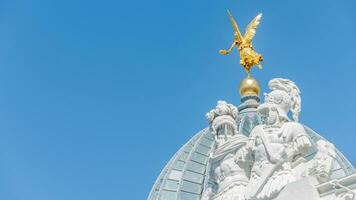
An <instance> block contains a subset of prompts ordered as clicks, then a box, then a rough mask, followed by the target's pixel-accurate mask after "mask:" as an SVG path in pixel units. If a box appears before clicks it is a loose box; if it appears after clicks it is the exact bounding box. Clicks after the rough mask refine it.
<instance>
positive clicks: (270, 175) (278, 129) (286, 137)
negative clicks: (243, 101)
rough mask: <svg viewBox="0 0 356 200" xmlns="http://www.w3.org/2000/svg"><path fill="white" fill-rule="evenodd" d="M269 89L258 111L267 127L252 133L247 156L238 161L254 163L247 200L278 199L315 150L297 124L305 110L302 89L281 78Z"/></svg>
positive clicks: (273, 81) (255, 129)
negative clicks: (294, 169)
mask: <svg viewBox="0 0 356 200" xmlns="http://www.w3.org/2000/svg"><path fill="white" fill-rule="evenodd" d="M269 87H270V89H271V90H272V91H271V92H270V93H269V94H265V103H263V104H261V105H260V106H259V107H258V108H257V111H258V112H259V113H260V114H261V117H262V118H263V119H264V124H263V125H258V126H256V127H255V128H254V129H253V130H252V131H251V134H250V139H249V140H250V142H249V144H248V145H247V146H246V150H245V151H244V155H239V156H238V157H237V162H239V160H241V158H244V159H245V160H246V159H248V157H251V158H252V162H253V166H252V169H251V176H250V180H249V184H248V186H247V190H246V195H245V197H246V199H258V200H264V199H273V198H275V197H276V196H277V195H278V194H279V192H280V191H281V190H282V189H283V188H284V187H285V186H286V185H287V184H288V183H291V182H293V181H296V180H297V178H298V177H296V176H295V174H294V172H293V168H294V167H295V166H297V165H298V164H299V163H300V160H304V158H303V156H305V155H306V153H307V152H308V151H309V149H310V148H311V146H312V143H311V141H310V139H309V137H308V135H307V134H306V132H305V130H304V127H303V126H302V125H301V124H299V123H298V122H297V121H298V117H299V112H300V108H301V99H300V95H299V94H300V92H299V89H298V87H297V86H296V85H295V84H294V83H293V82H292V81H289V80H286V79H280V78H278V79H272V80H271V81H270V82H269ZM289 111H291V112H292V116H293V121H291V120H290V119H289V117H288V113H289Z"/></svg>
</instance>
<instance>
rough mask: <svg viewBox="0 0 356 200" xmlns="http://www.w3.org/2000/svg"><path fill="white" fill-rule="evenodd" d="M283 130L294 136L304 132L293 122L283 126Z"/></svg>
mask: <svg viewBox="0 0 356 200" xmlns="http://www.w3.org/2000/svg"><path fill="white" fill-rule="evenodd" d="M284 130H286V131H290V132H293V133H295V134H296V133H304V132H305V129H304V126H303V125H302V124H301V123H298V122H293V121H290V122H286V123H285V124H284Z"/></svg>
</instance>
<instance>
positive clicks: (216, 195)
mask: <svg viewBox="0 0 356 200" xmlns="http://www.w3.org/2000/svg"><path fill="white" fill-rule="evenodd" d="M237 116H238V110H237V108H236V107H235V106H233V105H231V104H227V103H226V102H225V101H218V104H217V106H216V109H213V110H211V111H210V112H208V113H207V118H208V121H209V123H210V128H211V130H212V133H213V134H214V135H215V140H216V144H217V146H216V149H215V151H214V152H213V154H212V155H211V161H210V162H211V173H210V174H211V176H210V182H211V185H209V186H207V187H206V188H205V190H204V191H203V194H202V198H201V199H202V200H227V199H231V200H243V199H244V191H245V188H246V186H247V183H248V174H247V173H249V169H248V170H246V169H247V168H246V166H244V165H243V164H238V163H236V162H235V156H236V154H237V152H239V150H241V148H242V147H243V146H244V145H246V143H247V141H248V139H247V137H246V136H243V135H241V134H238V132H237V126H236V118H237Z"/></svg>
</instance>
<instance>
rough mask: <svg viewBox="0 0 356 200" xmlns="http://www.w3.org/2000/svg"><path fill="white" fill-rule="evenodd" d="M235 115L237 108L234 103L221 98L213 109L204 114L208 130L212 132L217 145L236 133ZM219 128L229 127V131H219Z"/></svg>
mask: <svg viewBox="0 0 356 200" xmlns="http://www.w3.org/2000/svg"><path fill="white" fill-rule="evenodd" d="M237 115H238V110H237V108H236V107H235V106H234V105H232V104H228V103H226V102H225V101H221V100H220V101H218V103H217V106H216V108H215V109H212V110H211V111H209V112H208V113H207V114H206V118H207V120H208V121H209V124H210V130H211V132H212V133H213V134H214V137H215V140H216V142H217V144H218V146H220V145H221V144H223V143H224V142H226V141H227V140H228V139H229V138H231V137H232V136H233V135H235V134H237V132H238V131H237V125H236V118H237ZM219 129H230V130H231V131H226V130H225V131H219Z"/></svg>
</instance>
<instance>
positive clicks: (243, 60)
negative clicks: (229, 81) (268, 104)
mask: <svg viewBox="0 0 356 200" xmlns="http://www.w3.org/2000/svg"><path fill="white" fill-rule="evenodd" d="M227 12H228V14H229V17H230V21H231V24H232V27H233V28H234V30H235V38H234V41H233V43H232V45H231V47H230V48H229V49H228V50H220V51H219V52H220V54H222V55H227V54H229V53H230V52H231V51H232V50H233V49H234V48H235V47H236V46H237V47H238V51H239V53H240V64H241V65H242V67H243V68H244V69H245V71H246V73H247V78H245V79H244V80H243V81H242V82H241V84H240V94H241V95H242V96H245V95H258V92H259V86H258V82H257V81H256V80H255V79H254V78H252V77H251V74H250V70H251V68H252V67H253V66H257V67H258V68H259V69H262V66H261V64H260V62H261V61H263V58H262V56H261V55H260V54H258V53H257V52H256V51H255V50H254V49H253V46H252V39H253V37H254V36H255V34H256V29H257V26H258V25H259V24H260V21H261V17H262V14H258V15H257V16H256V17H255V18H254V19H253V20H252V21H251V22H250V24H249V25H248V26H247V28H246V32H245V35H244V36H242V35H241V33H240V30H239V28H238V26H237V24H236V21H235V19H234V17H233V16H232V15H231V13H230V11H229V10H228V11H227Z"/></svg>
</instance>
